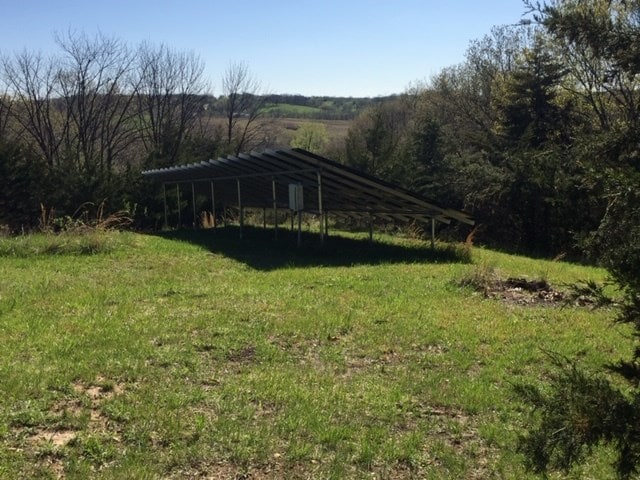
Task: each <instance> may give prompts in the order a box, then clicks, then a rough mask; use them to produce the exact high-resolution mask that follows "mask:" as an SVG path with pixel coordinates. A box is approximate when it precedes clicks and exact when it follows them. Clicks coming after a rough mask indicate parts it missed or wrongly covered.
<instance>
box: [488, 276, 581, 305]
mask: <svg viewBox="0 0 640 480" xmlns="http://www.w3.org/2000/svg"><path fill="white" fill-rule="evenodd" d="M484 294H485V296H486V297H487V298H497V299H499V300H503V301H504V302H507V303H511V304H515V305H558V304H566V303H567V301H568V298H567V295H566V294H565V293H564V292H562V291H560V290H556V289H554V288H553V287H552V286H551V285H549V283H548V282H547V281H546V280H529V279H526V278H516V277H509V278H507V279H506V280H495V281H493V282H491V283H490V284H488V285H485V287H484Z"/></svg>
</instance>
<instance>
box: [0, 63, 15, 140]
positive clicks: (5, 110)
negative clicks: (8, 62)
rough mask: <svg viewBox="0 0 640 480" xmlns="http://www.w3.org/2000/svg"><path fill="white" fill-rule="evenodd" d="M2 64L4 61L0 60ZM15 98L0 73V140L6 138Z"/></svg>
mask: <svg viewBox="0 0 640 480" xmlns="http://www.w3.org/2000/svg"><path fill="white" fill-rule="evenodd" d="M0 65H2V61H0ZM13 106H14V100H13V98H12V97H11V96H10V95H9V86H8V85H7V83H6V81H4V79H3V78H2V75H0V141H2V140H6V138H7V134H8V130H9V129H8V126H9V119H10V117H11V110H12V108H13Z"/></svg>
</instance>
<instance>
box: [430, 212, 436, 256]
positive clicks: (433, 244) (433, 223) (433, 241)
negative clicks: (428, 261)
mask: <svg viewBox="0 0 640 480" xmlns="http://www.w3.org/2000/svg"><path fill="white" fill-rule="evenodd" d="M431 248H432V249H433V248H436V219H435V218H432V219H431Z"/></svg>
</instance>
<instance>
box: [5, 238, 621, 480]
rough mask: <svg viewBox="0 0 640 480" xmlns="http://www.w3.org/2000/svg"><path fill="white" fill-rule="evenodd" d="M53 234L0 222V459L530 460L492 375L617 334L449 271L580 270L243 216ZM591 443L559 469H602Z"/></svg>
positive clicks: (509, 399)
mask: <svg viewBox="0 0 640 480" xmlns="http://www.w3.org/2000/svg"><path fill="white" fill-rule="evenodd" d="M52 241H53V240H51V238H48V237H45V236H35V237H22V238H18V239H0V351H1V352H2V354H1V355H0V382H1V383H2V396H1V397H0V478H7V479H13V478H74V479H80V478H122V479H125V478H126V479H130V478H140V479H155V478H170V479H171V478H175V479H178V478H257V479H262V478H274V479H275V478H335V479H340V478H388V479H403V478H478V479H481V478H482V479H484V478H518V479H520V478H533V477H532V476H531V475H529V474H528V473H526V472H524V471H523V468H522V466H521V465H522V464H521V462H522V459H521V457H520V456H519V455H518V454H517V453H516V441H517V437H518V435H519V434H521V433H523V432H525V431H526V428H527V425H526V422H527V418H528V410H527V407H526V405H523V404H522V403H521V402H520V401H519V400H518V399H517V398H516V396H515V394H514V393H513V388H512V385H513V384H514V383H518V382H523V381H524V382H534V383H538V382H541V381H543V380H544V379H545V377H546V376H547V375H548V374H549V372H550V371H551V370H552V369H553V367H552V365H551V360H550V359H549V356H548V354H547V353H545V352H546V351H553V352H558V353H561V354H564V355H567V356H569V357H571V358H577V359H579V360H580V362H581V364H583V365H585V366H587V367H598V366H600V365H602V364H603V363H604V362H607V361H610V360H613V359H617V358H619V357H629V355H630V350H631V348H632V342H631V340H630V338H629V333H630V332H629V330H627V329H626V328H625V327H622V326H616V325H614V324H613V323H612V320H613V318H614V315H615V312H614V311H613V310H606V309H599V310H593V309H589V308H585V307H576V306H572V305H565V306H528V305H527V306H523V305H518V304H514V303H510V302H504V301H501V300H498V299H489V298H485V296H484V295H482V294H480V293H477V292H475V291H474V290H473V289H472V288H470V287H460V286H459V283H460V281H461V280H462V279H463V278H466V277H469V276H472V275H474V274H475V273H474V272H478V271H481V270H483V269H484V270H487V269H491V270H492V271H496V272H498V273H499V274H500V275H504V276H509V275H519V276H529V277H531V278H534V277H543V278H545V279H546V280H548V281H549V282H550V283H551V284H552V285H555V286H557V287H558V288H561V287H562V286H563V285H565V284H567V283H571V282H575V281H578V280H587V279H591V280H595V281H603V280H604V279H605V277H606V275H605V272H604V271H603V270H600V269H597V268H590V267H584V266H578V265H573V264H567V263H561V262H551V261H543V260H533V259H528V258H524V257H517V256H513V255H507V254H502V253H496V252H491V251H488V250H484V249H477V248H474V249H473V252H472V259H473V261H472V262H471V263H470V262H466V261H464V256H458V255H457V254H458V253H460V252H462V249H460V248H458V249H456V248H451V247H447V246H445V245H438V248H437V250H436V251H431V250H430V248H429V247H428V245H426V244H424V243H422V242H419V241H415V240H408V239H401V238H391V237H380V238H379V242H378V243H375V244H370V243H369V242H367V241H366V240H364V239H363V238H359V237H358V236H357V235H350V236H345V237H335V236H334V237H331V238H330V239H329V242H328V244H327V245H326V246H325V248H320V247H319V246H318V244H317V239H315V238H313V237H310V236H309V237H305V239H304V245H303V247H302V249H300V250H298V249H296V248H295V247H294V246H293V245H294V241H293V239H292V238H287V237H286V235H285V232H282V234H281V238H280V241H279V242H275V241H274V240H273V239H272V238H271V233H270V232H264V231H261V230H259V229H257V230H253V229H250V230H248V231H247V232H246V234H245V239H244V240H243V241H242V242H240V241H239V240H238V239H237V232H236V231H234V229H233V228H228V229H227V230H224V231H223V230H219V231H217V232H213V231H200V232H168V233H164V234H159V235H143V234H133V233H103V234H96V238H93V239H89V240H78V239H77V238H74V236H73V235H69V236H67V237H62V239H57V240H55V243H56V245H55V246H53V247H52V246H51V245H50V243H51V242H52ZM87 245H88V246H87ZM607 457H608V452H607V451H602V452H599V454H598V455H597V456H596V457H595V459H594V460H593V461H592V462H590V463H588V464H587V465H585V466H584V467H582V468H581V469H579V470H576V471H573V472H570V473H569V474H567V476H566V478H576V479H577V478H598V479H601V478H611V477H612V471H611V470H610V469H609V468H608V467H607V460H608V458H607ZM558 478H565V477H558Z"/></svg>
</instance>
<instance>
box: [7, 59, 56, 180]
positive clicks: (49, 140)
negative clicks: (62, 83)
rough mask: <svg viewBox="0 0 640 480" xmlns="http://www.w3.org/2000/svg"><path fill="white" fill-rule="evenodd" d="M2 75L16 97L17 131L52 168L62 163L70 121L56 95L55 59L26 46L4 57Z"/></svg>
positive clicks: (14, 105) (12, 110)
mask: <svg viewBox="0 0 640 480" xmlns="http://www.w3.org/2000/svg"><path fill="white" fill-rule="evenodd" d="M2 78H3V82H4V83H5V85H6V88H7V91H8V92H10V93H11V96H12V98H13V101H12V103H13V105H12V108H11V116H12V117H13V119H15V122H14V123H15V126H16V127H17V128H18V129H19V131H16V132H14V133H15V134H16V135H19V136H25V137H26V138H27V139H28V144H30V145H32V146H34V147H35V149H36V151H38V152H39V153H40V154H41V155H42V157H43V158H44V160H45V162H46V164H47V166H48V167H49V168H53V167H54V166H56V165H58V163H59V160H60V157H59V152H60V146H61V144H62V139H63V137H64V135H65V132H66V129H67V126H68V123H67V121H66V118H64V114H63V112H61V111H60V109H59V103H57V102H56V101H55V98H54V97H55V86H56V80H57V72H56V68H55V61H54V60H52V59H48V58H45V57H43V56H42V55H41V54H39V53H32V52H28V51H26V50H25V51H23V52H22V53H19V54H15V55H14V56H11V57H4V58H3V59H2ZM23 133H26V135H22V134H23Z"/></svg>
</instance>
